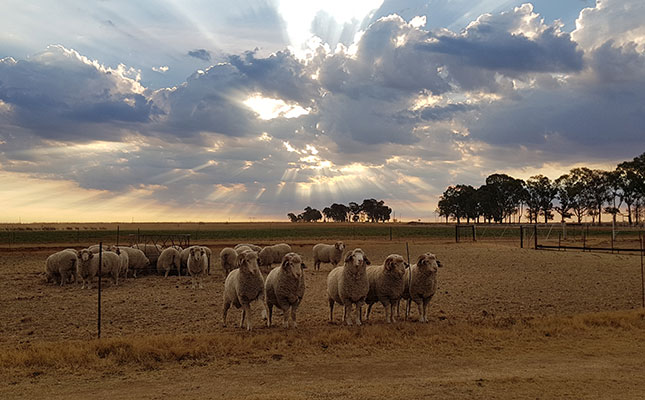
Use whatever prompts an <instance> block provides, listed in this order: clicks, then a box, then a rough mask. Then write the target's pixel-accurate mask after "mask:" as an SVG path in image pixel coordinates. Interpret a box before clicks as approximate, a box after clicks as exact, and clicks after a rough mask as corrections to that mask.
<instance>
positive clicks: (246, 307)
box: [242, 303, 252, 331]
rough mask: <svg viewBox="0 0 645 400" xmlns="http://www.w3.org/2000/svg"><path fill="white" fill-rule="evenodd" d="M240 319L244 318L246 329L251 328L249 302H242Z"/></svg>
mask: <svg viewBox="0 0 645 400" xmlns="http://www.w3.org/2000/svg"><path fill="white" fill-rule="evenodd" d="M242 310H243V311H242V319H243V320H244V319H246V330H247V331H250V330H251V328H252V327H251V308H250V307H249V303H245V304H242Z"/></svg>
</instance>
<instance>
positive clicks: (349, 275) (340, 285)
mask: <svg viewBox="0 0 645 400" xmlns="http://www.w3.org/2000/svg"><path fill="white" fill-rule="evenodd" d="M370 264H371V263H370V260H369V259H368V258H367V256H366V255H365V252H364V251H363V250H361V249H358V248H357V249H354V250H352V251H351V252H349V253H348V254H347V255H346V256H345V264H344V265H342V266H339V267H336V268H334V269H333V270H331V272H330V273H329V275H327V297H328V300H329V321H330V322H333V321H334V303H338V304H342V305H343V306H344V307H345V308H344V311H343V321H345V323H347V325H351V324H352V322H351V320H350V319H349V314H350V313H351V311H352V305H355V306H356V325H361V318H362V317H361V312H362V311H361V309H362V307H363V304H365V298H366V297H367V292H368V290H369V282H368V280H367V273H366V272H365V268H366V267H367V266H368V265H370Z"/></svg>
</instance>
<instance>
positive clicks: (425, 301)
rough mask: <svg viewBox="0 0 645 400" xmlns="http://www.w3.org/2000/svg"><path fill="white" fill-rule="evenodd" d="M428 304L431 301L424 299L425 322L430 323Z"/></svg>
mask: <svg viewBox="0 0 645 400" xmlns="http://www.w3.org/2000/svg"><path fill="white" fill-rule="evenodd" d="M428 304H430V299H423V322H428Z"/></svg>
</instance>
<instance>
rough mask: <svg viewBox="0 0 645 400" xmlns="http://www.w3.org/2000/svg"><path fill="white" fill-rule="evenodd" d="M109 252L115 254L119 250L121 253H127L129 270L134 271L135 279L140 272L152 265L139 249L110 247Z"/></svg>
mask: <svg viewBox="0 0 645 400" xmlns="http://www.w3.org/2000/svg"><path fill="white" fill-rule="evenodd" d="M109 250H110V251H112V252H114V253H116V251H117V250H119V252H120V253H126V254H127V255H128V269H129V270H132V276H134V277H135V278H136V277H137V272H138V271H143V270H145V269H147V268H148V266H149V265H150V260H148V257H146V255H145V254H144V252H143V251H141V250H139V249H135V248H132V247H125V246H121V247H117V246H110V249H109Z"/></svg>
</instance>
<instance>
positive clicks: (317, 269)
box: [314, 261, 320, 271]
mask: <svg viewBox="0 0 645 400" xmlns="http://www.w3.org/2000/svg"><path fill="white" fill-rule="evenodd" d="M314 270H315V271H319V270H320V261H316V262H314Z"/></svg>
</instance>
